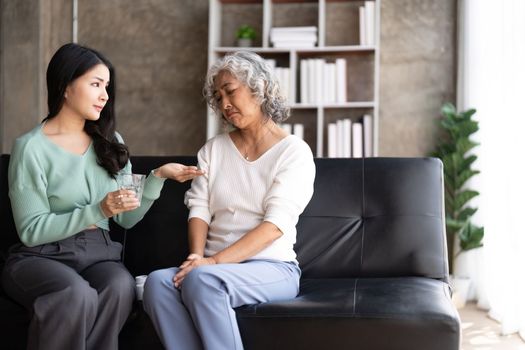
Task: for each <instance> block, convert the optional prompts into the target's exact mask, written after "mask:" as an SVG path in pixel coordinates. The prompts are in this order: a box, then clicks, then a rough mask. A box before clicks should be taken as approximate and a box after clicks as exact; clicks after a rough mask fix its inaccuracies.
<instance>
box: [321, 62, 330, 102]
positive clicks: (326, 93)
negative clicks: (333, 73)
mask: <svg viewBox="0 0 525 350" xmlns="http://www.w3.org/2000/svg"><path fill="white" fill-rule="evenodd" d="M323 77H324V79H323V84H322V85H323V101H324V102H325V103H330V102H333V101H330V68H329V67H328V63H325V64H324V65H323Z"/></svg>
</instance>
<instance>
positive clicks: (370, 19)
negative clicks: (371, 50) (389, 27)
mask: <svg viewBox="0 0 525 350" xmlns="http://www.w3.org/2000/svg"><path fill="white" fill-rule="evenodd" d="M365 18H366V19H365V23H366V44H367V45H369V46H374V43H375V2H374V1H365Z"/></svg>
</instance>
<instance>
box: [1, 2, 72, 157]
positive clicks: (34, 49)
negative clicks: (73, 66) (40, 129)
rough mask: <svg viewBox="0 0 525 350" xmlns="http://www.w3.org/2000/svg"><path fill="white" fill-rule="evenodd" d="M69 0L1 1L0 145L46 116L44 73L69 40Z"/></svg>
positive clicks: (8, 144) (6, 147) (4, 145)
mask: <svg viewBox="0 0 525 350" xmlns="http://www.w3.org/2000/svg"><path fill="white" fill-rule="evenodd" d="M71 13H72V7H71V1H70V0H1V2H0V146H1V149H0V151H2V152H3V153H9V152H10V150H11V145H12V143H13V141H14V139H15V138H16V137H17V136H19V135H21V134H23V133H24V132H27V131H28V130H30V129H32V128H33V127H34V126H35V125H36V124H37V123H39V122H40V121H41V120H42V119H43V118H44V117H45V116H46V115H47V94H46V80H45V73H46V68H47V63H48V62H49V60H50V59H51V56H52V55H53V53H54V52H55V50H56V49H57V48H58V47H59V46H60V45H61V44H63V43H65V42H68V41H71Z"/></svg>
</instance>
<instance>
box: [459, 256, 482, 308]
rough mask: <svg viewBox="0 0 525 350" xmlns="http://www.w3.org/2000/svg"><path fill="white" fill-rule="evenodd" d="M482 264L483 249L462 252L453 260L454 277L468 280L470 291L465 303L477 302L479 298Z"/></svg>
mask: <svg viewBox="0 0 525 350" xmlns="http://www.w3.org/2000/svg"><path fill="white" fill-rule="evenodd" d="M482 264H483V248H475V249H471V250H466V251H462V252H461V253H459V255H458V256H457V257H456V258H455V261H454V271H453V274H454V276H455V277H464V278H469V279H470V281H471V283H470V289H469V292H468V294H467V301H471V300H477V299H479V298H480V292H481V291H480V288H481V283H482V277H483V276H482V275H483V274H482V272H481V270H482Z"/></svg>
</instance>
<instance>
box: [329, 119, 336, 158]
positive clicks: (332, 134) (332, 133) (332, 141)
mask: <svg viewBox="0 0 525 350" xmlns="http://www.w3.org/2000/svg"><path fill="white" fill-rule="evenodd" d="M336 157H337V127H336V124H335V123H329V124H328V158H336Z"/></svg>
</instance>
